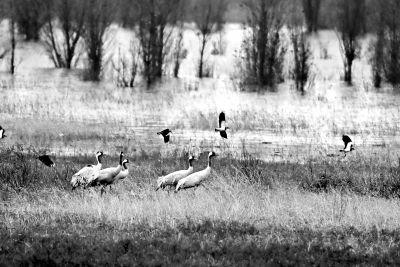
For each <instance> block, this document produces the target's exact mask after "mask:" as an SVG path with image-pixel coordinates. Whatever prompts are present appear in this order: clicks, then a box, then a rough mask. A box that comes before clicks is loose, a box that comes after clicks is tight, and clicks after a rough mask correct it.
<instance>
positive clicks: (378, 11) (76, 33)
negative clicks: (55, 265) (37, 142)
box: [0, 0, 400, 92]
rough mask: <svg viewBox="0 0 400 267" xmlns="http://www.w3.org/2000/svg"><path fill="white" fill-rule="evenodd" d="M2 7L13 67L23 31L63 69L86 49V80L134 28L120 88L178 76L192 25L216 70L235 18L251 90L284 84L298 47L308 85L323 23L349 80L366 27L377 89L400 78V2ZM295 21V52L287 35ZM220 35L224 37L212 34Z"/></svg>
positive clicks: (208, 69)
mask: <svg viewBox="0 0 400 267" xmlns="http://www.w3.org/2000/svg"><path fill="white" fill-rule="evenodd" d="M0 9H1V12H0V14H1V16H2V17H3V18H4V19H7V20H8V22H9V33H10V40H11V41H10V43H11V45H10V48H9V49H8V48H5V49H3V50H4V51H3V52H1V53H0V58H3V57H4V56H5V55H6V54H7V53H8V51H11V52H10V54H11V56H10V72H11V73H14V60H15V56H14V51H15V47H16V42H17V40H18V38H16V33H18V34H19V36H22V37H23V38H25V40H34V41H38V40H41V41H43V42H44V44H45V47H46V50H47V53H48V56H49V57H50V59H51V60H52V61H53V63H54V66H55V67H56V68H67V69H69V68H72V67H75V66H76V64H77V62H78V61H79V59H80V58H81V55H83V56H84V58H85V64H86V69H87V75H85V77H86V78H87V79H90V80H100V79H101V76H102V74H103V72H104V62H103V61H104V58H103V57H104V54H105V52H106V51H105V50H106V49H108V48H107V46H106V45H105V44H106V43H107V40H106V37H107V35H106V33H107V30H108V29H109V26H110V25H111V24H113V23H117V24H119V25H121V26H122V27H125V28H129V29H131V30H132V32H133V35H132V36H133V38H134V39H135V40H134V42H132V44H131V49H130V55H128V56H127V55H126V54H123V53H119V59H118V60H117V61H113V62H112V63H113V69H114V72H115V73H117V74H118V76H117V77H116V78H115V79H116V80H117V84H118V85H119V86H133V85H134V81H135V77H136V76H137V74H140V75H142V77H144V78H145V80H146V81H147V83H148V84H151V83H153V82H154V81H156V80H157V79H160V78H162V77H163V76H165V75H170V74H169V73H167V69H173V75H174V76H175V77H178V74H179V67H180V64H181V61H182V60H183V59H184V58H185V57H186V54H187V48H185V47H184V46H183V45H184V42H183V41H182V40H183V31H184V23H185V22H190V23H192V25H193V27H192V28H191V29H192V30H193V31H194V32H195V33H196V35H197V36H198V41H199V51H198V62H197V63H196V65H197V70H196V72H197V76H198V77H199V78H203V77H212V76H213V66H211V65H210V64H211V63H210V62H207V58H208V54H210V53H211V54H212V55H223V54H224V53H225V47H226V45H224V42H223V36H222V34H223V32H222V31H221V30H222V29H223V25H224V24H225V23H232V22H233V23H243V24H245V25H246V27H245V28H244V39H243V40H242V45H241V51H239V54H238V55H236V56H237V58H238V61H240V62H239V64H238V65H240V68H241V70H240V74H241V75H242V76H243V77H241V78H242V79H241V80H242V83H243V85H245V86H243V88H248V87H249V85H256V86H257V87H258V88H265V87H268V88H273V87H275V85H276V84H278V83H281V82H283V81H284V79H287V77H285V76H287V75H285V74H284V73H283V69H284V68H283V65H284V64H285V61H284V56H285V54H286V52H287V51H293V52H292V54H293V57H292V59H293V63H294V64H292V65H294V67H293V69H292V70H291V73H290V78H292V79H294V80H295V82H296V88H298V89H299V90H300V91H302V92H304V88H305V87H306V86H307V81H308V78H309V76H310V66H311V57H310V54H311V53H310V45H309V42H308V34H309V33H312V32H316V31H318V30H319V29H334V30H335V31H336V32H337V36H338V39H339V44H340V46H339V49H340V51H341V54H342V57H343V65H344V70H343V74H344V75H343V80H344V81H346V82H347V83H348V84H350V85H351V82H352V66H353V62H354V60H355V59H357V58H358V57H359V56H360V51H361V44H360V38H361V37H362V36H363V35H364V34H366V33H373V34H374V36H375V37H376V38H375V39H374V42H372V43H371V46H370V50H371V51H370V52H371V53H370V54H371V57H370V63H371V66H372V70H373V76H374V84H375V86H377V87H379V86H380V84H381V82H382V81H383V82H389V83H390V84H392V85H399V84H400V78H399V77H400V48H399V47H400V38H399V36H400V18H399V15H398V14H400V1H399V0H379V1H378V0H0ZM171 25H172V26H174V27H170V26H171ZM285 26H286V27H287V29H289V32H290V34H289V38H290V46H291V48H292V49H289V47H288V44H287V42H286V41H284V40H283V38H285V37H284V35H283V34H282V29H283V27H285ZM216 35H219V39H218V40H215V39H214V40H212V38H213V37H214V38H215V36H216ZM211 45H213V48H212V49H210V48H211ZM207 48H208V49H207ZM196 60H197V59H196Z"/></svg>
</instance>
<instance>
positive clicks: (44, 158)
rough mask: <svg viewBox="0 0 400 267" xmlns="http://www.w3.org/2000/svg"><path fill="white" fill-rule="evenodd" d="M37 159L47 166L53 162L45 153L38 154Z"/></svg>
mask: <svg viewBox="0 0 400 267" xmlns="http://www.w3.org/2000/svg"><path fill="white" fill-rule="evenodd" d="M38 159H39V160H40V161H41V162H42V163H43V164H44V165H46V166H47V167H52V166H54V162H53V161H52V160H51V158H50V157H49V156H47V155H42V156H39V157H38Z"/></svg>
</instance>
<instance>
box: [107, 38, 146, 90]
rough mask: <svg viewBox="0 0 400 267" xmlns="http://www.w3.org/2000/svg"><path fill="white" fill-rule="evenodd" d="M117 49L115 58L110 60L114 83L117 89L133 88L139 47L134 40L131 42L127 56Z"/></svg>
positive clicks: (137, 66) (136, 72)
mask: <svg viewBox="0 0 400 267" xmlns="http://www.w3.org/2000/svg"><path fill="white" fill-rule="evenodd" d="M121 50H122V49H121V48H119V49H118V54H117V58H116V59H113V60H112V68H113V70H114V82H115V84H116V85H117V86H118V87H131V88H133V87H134V84H135V79H136V76H137V74H138V72H139V61H140V53H141V52H140V46H139V45H138V41H137V40H136V39H134V40H132V41H131V46H130V49H129V53H128V56H126V55H125V53H124V52H123V51H121Z"/></svg>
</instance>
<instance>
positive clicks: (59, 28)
mask: <svg viewBox="0 0 400 267" xmlns="http://www.w3.org/2000/svg"><path fill="white" fill-rule="evenodd" d="M85 10H86V5H85V4H84V3H83V2H82V1H80V0H54V2H53V5H51V6H49V7H48V10H47V16H46V22H45V25H44V27H43V35H44V42H45V45H46V49H47V51H48V54H49V56H50V58H51V60H52V61H53V63H54V66H55V67H56V68H67V69H70V68H71V66H72V65H74V64H76V63H77V60H78V58H79V54H77V53H76V52H77V51H76V50H77V46H78V44H79V41H80V40H81V37H82V34H83V26H84V18H85V14H86V12H85Z"/></svg>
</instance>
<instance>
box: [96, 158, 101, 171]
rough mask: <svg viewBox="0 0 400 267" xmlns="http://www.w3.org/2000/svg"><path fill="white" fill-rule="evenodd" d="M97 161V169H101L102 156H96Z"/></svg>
mask: <svg viewBox="0 0 400 267" xmlns="http://www.w3.org/2000/svg"><path fill="white" fill-rule="evenodd" d="M96 159H97V167H98V168H100V169H101V155H98V156H96Z"/></svg>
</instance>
